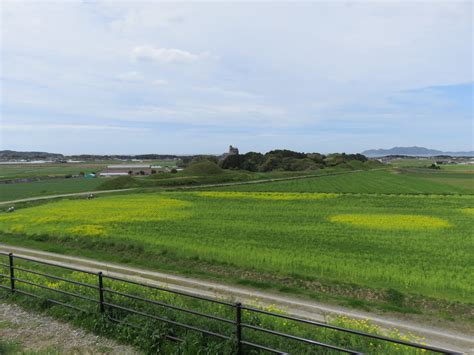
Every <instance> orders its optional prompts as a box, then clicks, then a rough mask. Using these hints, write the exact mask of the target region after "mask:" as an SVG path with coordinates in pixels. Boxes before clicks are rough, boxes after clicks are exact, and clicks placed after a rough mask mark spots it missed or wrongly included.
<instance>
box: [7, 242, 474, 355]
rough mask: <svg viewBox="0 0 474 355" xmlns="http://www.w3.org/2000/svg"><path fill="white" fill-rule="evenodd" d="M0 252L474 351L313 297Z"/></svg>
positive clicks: (447, 337)
mask: <svg viewBox="0 0 474 355" xmlns="http://www.w3.org/2000/svg"><path fill="white" fill-rule="evenodd" d="M0 251H1V252H6V253H9V252H12V253H14V254H16V255H21V256H27V257H29V258H32V259H37V260H41V261H48V262H52V263H55V264H58V265H62V266H70V267H76V268H81V269H84V270H88V271H92V272H98V271H102V272H104V273H105V274H108V275H111V276H116V277H121V278H126V279H131V280H134V281H138V282H142V283H148V284H153V285H159V286H165V287H168V288H170V289H173V290H179V291H184V292H188V293H191V294H197V295H202V296H207V297H217V298H225V299H232V300H238V301H240V302H242V303H246V304H255V303H257V304H259V305H261V306H268V305H275V306H277V307H278V308H281V309H283V310H284V311H285V312H286V313H288V314H290V315H293V316H297V317H302V318H307V319H311V320H315V321H325V320H326V317H327V316H336V315H344V316H347V317H350V318H356V319H370V320H371V321H372V322H374V323H376V324H378V325H380V326H382V327H383V328H397V329H399V330H400V331H401V332H402V333H408V332H410V333H414V334H416V335H418V336H423V337H425V338H426V343H427V344H429V345H432V346H438V347H442V348H445V349H451V350H454V351H459V352H463V353H466V354H474V337H473V336H472V334H462V333H460V332H459V331H455V330H453V329H444V328H437V327H433V326H431V325H426V324H420V323H417V322H413V321H410V320H405V319H400V318H395V317H393V316H386V315H380V314H375V313H369V312H364V311H359V310H354V309H350V308H345V307H340V306H337V305H326V304H322V303H319V302H314V301H311V300H306V299H300V298H298V297H292V296H288V295H282V294H278V293H272V292H266V291H260V290H257V289H252V288H248V287H241V286H234V285H228V284H221V283H217V282H212V281H207V280H205V281H204V280H199V279H194V278H188V277H183V276H176V275H172V274H165V273H161V272H154V271H150V270H145V269H139V268H135V267H129V266H123V265H119V264H113V263H106V262H100V261H95V260H91V259H86V258H79V257H72V256H66V255H60V254H55V253H49V252H43V251H37V250H33V249H27V248H21V247H13V246H8V245H5V244H0Z"/></svg>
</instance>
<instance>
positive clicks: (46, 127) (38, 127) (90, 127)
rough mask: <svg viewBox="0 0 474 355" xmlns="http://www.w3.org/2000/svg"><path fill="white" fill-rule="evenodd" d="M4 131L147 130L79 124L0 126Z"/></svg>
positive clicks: (144, 129) (143, 129)
mask: <svg viewBox="0 0 474 355" xmlns="http://www.w3.org/2000/svg"><path fill="white" fill-rule="evenodd" d="M2 130H5V131H31V130H35V131H37V130H47V131H49V130H67V131H72V130H75V131H76V130H87V131H90V130H94V131H96V130H101V131H102V130H107V131H108V130H114V131H147V130H148V128H136V127H124V126H113V125H81V124H6V125H2Z"/></svg>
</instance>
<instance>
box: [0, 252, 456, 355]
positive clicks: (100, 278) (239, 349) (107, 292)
mask: <svg viewBox="0 0 474 355" xmlns="http://www.w3.org/2000/svg"><path fill="white" fill-rule="evenodd" d="M0 256H6V257H8V263H3V262H0V266H3V267H4V268H5V269H7V270H9V272H8V274H3V273H0V281H1V278H2V277H3V278H6V279H7V280H9V282H8V283H9V285H8V286H6V285H3V284H1V282H0V289H4V290H8V291H9V292H10V293H13V294H15V293H17V294H21V295H26V296H29V297H34V298H38V299H42V300H44V301H46V302H50V303H53V304H55V305H59V306H63V307H67V308H70V309H73V310H74V311H77V312H84V313H93V312H97V313H100V314H102V315H104V316H106V317H107V319H109V320H110V321H112V322H114V323H117V324H121V325H124V326H127V327H131V328H135V329H141V328H142V326H140V325H137V324H132V323H130V322H127V321H124V320H120V319H117V318H114V316H113V313H114V312H113V311H114V310H115V311H119V312H123V313H125V314H133V315H135V316H140V317H143V318H147V319H151V320H154V321H158V322H162V323H166V324H168V325H171V326H175V327H178V328H181V329H184V330H188V331H193V332H198V333H200V334H202V335H206V336H210V337H214V338H217V339H221V340H223V341H235V344H236V347H235V353H236V354H239V355H241V354H244V353H246V350H247V349H256V350H261V351H264V352H269V353H274V354H288V352H285V351H282V350H278V349H274V348H271V347H269V346H267V345H264V344H257V343H254V342H251V341H248V340H246V339H245V337H244V335H243V330H244V329H249V330H252V331H255V332H260V333H265V334H268V335H271V336H275V337H279V338H283V339H288V340H290V341H295V342H297V343H300V344H305V345H307V346H310V347H312V348H314V350H315V351H317V350H318V349H320V350H327V351H329V350H331V351H335V352H340V353H347V354H362V353H361V352H359V351H356V350H352V349H347V348H344V347H342V346H336V345H331V344H326V343H323V342H319V341H316V340H312V339H307V338H303V337H300V336H296V335H292V334H287V333H283V332H280V331H276V330H272V329H268V328H265V327H262V326H257V325H253V324H250V323H249V322H245V321H244V317H243V316H244V313H246V315H247V316H252V315H253V316H255V315H259V314H260V315H264V316H268V317H274V318H280V319H285V320H289V321H293V322H296V323H299V324H303V325H307V326H311V327H315V328H318V329H321V328H325V329H331V330H333V331H335V332H340V333H344V334H350V335H355V336H360V337H365V338H369V339H374V340H377V341H382V342H388V343H392V344H399V345H403V346H407V347H410V348H415V349H423V350H425V351H426V350H427V351H431V352H435V353H442V354H460V353H458V352H454V351H451V350H447V349H442V348H438V347H434V346H428V345H424V344H418V343H413V342H409V341H404V340H399V339H393V338H389V337H385V336H381V335H376V334H370V333H364V332H361V331H358V330H353V329H347V328H342V327H338V326H334V325H330V324H327V323H321V322H315V321H311V320H307V319H302V318H297V317H293V316H289V315H286V314H281V313H275V312H269V311H266V310H263V309H259V308H255V307H250V306H245V305H242V304H241V303H239V302H236V303H232V302H227V301H224V300H220V299H215V298H210V297H204V296H199V295H195V294H191V293H187V292H183V291H177V290H171V289H168V288H164V287H159V286H155V285H150V284H145V283H140V282H137V281H132V280H128V279H124V278H119V277H115V276H111V275H106V274H104V273H102V272H97V273H95V272H91V271H87V270H83V269H78V268H74V267H69V266H64V265H58V264H55V263H52V262H45V261H42V260H37V259H32V258H27V257H24V256H18V255H13V254H12V253H9V254H6V253H2V252H0ZM15 259H18V260H21V261H24V262H32V263H36V264H40V265H45V266H47V267H54V268H58V269H62V270H67V271H73V272H78V273H82V274H85V275H90V276H94V277H97V284H95V285H93V284H90V283H86V282H80V281H76V280H72V279H68V278H65V277H60V276H57V275H51V274H47V273H44V272H40V271H37V270H31V269H27V268H24V267H20V266H16V265H15V264H16V263H15ZM15 271H19V272H24V273H28V274H32V275H36V276H40V277H45V278H47V279H51V280H56V281H62V282H66V283H69V284H72V285H75V286H79V287H81V289H83V288H85V289H89V290H94V293H96V298H93V297H90V296H87V295H84V294H80V293H75V292H70V291H65V290H61V289H58V288H54V287H49V286H47V285H44V284H40V283H36V282H32V281H29V280H25V279H23V278H20V277H17V276H16V273H15ZM106 280H107V283H108V284H109V285H108V286H109V287H106V286H104V283H105V281H106ZM114 282H121V283H125V284H126V285H133V286H134V287H137V288H141V289H142V290H143V289H148V290H154V291H159V292H165V293H169V294H171V295H176V296H183V297H186V298H190V299H194V300H198V301H204V302H209V303H212V304H216V305H219V306H223V307H227V308H229V309H230V310H233V312H232V313H233V314H234V317H233V319H228V318H224V317H221V316H217V315H213V314H208V313H203V312H200V311H197V310H193V309H188V308H184V307H180V306H176V305H172V304H169V303H166V302H162V301H159V300H155V299H150V298H146V297H141V296H138V295H132V294H130V293H127V292H122V291H118V290H115V289H113V283H114ZM18 284H25V285H29V286H33V287H35V288H39V289H44V290H49V291H52V292H56V293H59V294H61V295H64V296H68V297H73V298H77V299H80V300H82V301H86V302H90V303H92V304H95V305H97V308H96V309H93V310H90V309H83V308H81V307H78V306H76V305H72V304H68V303H65V302H62V301H59V300H57V299H53V298H45V297H44V296H39V295H37V294H35V293H32V292H28V291H25V290H23V289H21V288H20V287H18V286H19V285H18ZM112 296H118V297H120V298H123V299H127V300H132V301H139V302H143V303H145V304H147V305H152V306H159V307H163V308H165V309H171V310H173V311H176V312H181V313H185V314H188V315H192V316H193V317H197V318H206V319H210V320H212V321H216V322H219V323H221V324H223V325H227V326H230V327H231V329H233V331H232V333H233V334H229V333H224V332H216V331H211V330H208V329H203V328H201V327H198V326H194V325H191V324H187V323H183V322H179V321H176V320H172V319H169V318H167V317H166V316H159V315H155V314H151V313H149V312H146V311H140V310H137V309H132V308H130V307H127V306H125V305H123V304H118V303H117V302H114V299H113V297H112ZM220 330H221V328H220ZM165 336H166V338H167V339H169V340H172V341H177V342H182V341H183V339H181V338H179V337H178V336H176V335H173V334H166V335H165Z"/></svg>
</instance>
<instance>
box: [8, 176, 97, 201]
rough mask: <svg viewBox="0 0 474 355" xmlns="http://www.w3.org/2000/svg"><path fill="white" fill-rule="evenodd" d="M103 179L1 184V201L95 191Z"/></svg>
mask: <svg viewBox="0 0 474 355" xmlns="http://www.w3.org/2000/svg"><path fill="white" fill-rule="evenodd" d="M102 183H103V181H101V180H99V179H83V178H75V179H53V180H44V181H35V182H27V183H17V184H0V201H11V200H17V199H22V198H28V197H37V196H48V195H56V194H67V193H74V192H86V191H93V190H95V189H96V188H97V187H98V186H99V185H101V184H102Z"/></svg>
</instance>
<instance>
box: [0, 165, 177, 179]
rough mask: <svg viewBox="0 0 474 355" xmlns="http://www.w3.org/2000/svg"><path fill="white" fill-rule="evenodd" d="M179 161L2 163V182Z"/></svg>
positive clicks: (0, 175) (0, 170)
mask: <svg viewBox="0 0 474 355" xmlns="http://www.w3.org/2000/svg"><path fill="white" fill-rule="evenodd" d="M178 162H179V161H176V160H159V161H158V160H157V161H146V162H143V163H142V162H124V161H120V160H119V161H114V160H106V161H93V162H81V163H41V164H32V163H30V164H1V163H0V180H8V179H16V178H26V177H44V176H64V175H78V174H79V173H80V172H83V173H86V174H87V173H91V172H99V171H101V170H103V169H105V168H107V165H119V164H125V165H130V164H132V165H133V164H146V165H148V164H150V165H161V166H175V165H176V164H177V163H178Z"/></svg>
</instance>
